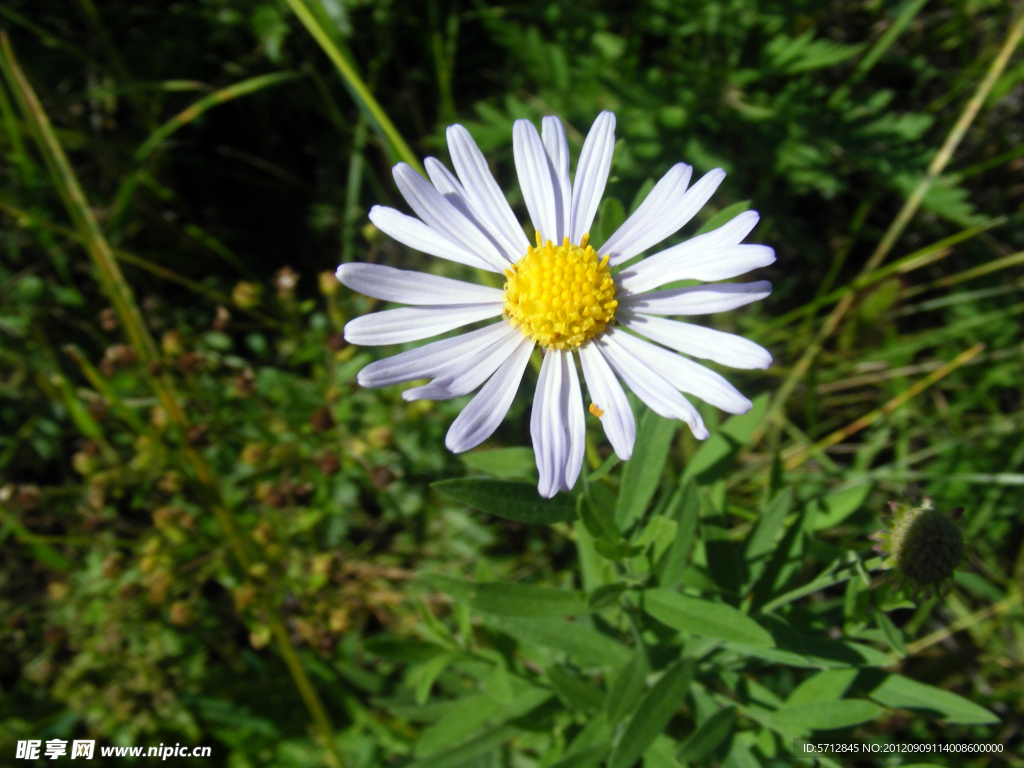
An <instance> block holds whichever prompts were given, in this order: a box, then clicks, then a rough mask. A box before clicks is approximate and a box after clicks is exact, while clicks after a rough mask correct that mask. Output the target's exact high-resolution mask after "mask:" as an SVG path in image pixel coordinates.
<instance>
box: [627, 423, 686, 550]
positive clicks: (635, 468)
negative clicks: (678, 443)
mask: <svg viewBox="0 0 1024 768" xmlns="http://www.w3.org/2000/svg"><path fill="white" fill-rule="evenodd" d="M678 428H679V422H678V421H676V420H675V419H666V418H663V417H661V416H659V415H658V414H656V413H655V412H654V411H651V410H647V411H645V412H644V415H643V416H642V417H641V419H640V425H639V427H638V429H637V437H636V445H635V446H634V447H633V456H632V458H630V460H629V461H627V462H626V468H625V469H624V470H623V471H622V485H621V487H620V489H619V498H618V501H617V502H616V504H615V520H616V521H617V522H618V524H619V528H620V529H622V530H626V529H628V528H629V527H630V526H631V525H632V524H633V523H634V522H635V521H636V520H637V519H639V517H640V516H641V515H642V514H643V513H644V510H645V509H647V505H648V503H649V502H650V501H651V497H653V496H654V492H655V491H656V490H658V483H659V482H660V481H661V472H662V470H663V469H664V468H665V462H666V460H667V459H668V451H669V448H671V446H672V438H673V437H674V436H675V434H676V430H677V429H678Z"/></svg>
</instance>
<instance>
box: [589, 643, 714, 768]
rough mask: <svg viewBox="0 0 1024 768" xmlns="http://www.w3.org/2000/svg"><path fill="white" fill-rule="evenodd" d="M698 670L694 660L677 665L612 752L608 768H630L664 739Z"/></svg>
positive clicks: (643, 702)
mask: <svg viewBox="0 0 1024 768" xmlns="http://www.w3.org/2000/svg"><path fill="white" fill-rule="evenodd" d="M694 669H695V664H694V663H693V661H692V660H691V659H686V660H684V661H679V662H676V664H675V665H674V666H671V667H669V668H668V670H667V671H666V672H665V674H664V675H662V676H661V678H660V679H659V680H658V682H656V683H655V684H654V685H653V686H652V687H651V689H650V690H649V691H648V692H647V695H646V696H644V698H643V699H642V700H641V702H640V705H639V706H638V707H637V710H636V713H635V714H634V715H633V719H632V720H630V721H629V725H627V726H626V730H625V731H624V732H623V734H622V738H620V739H619V741H618V742H617V743H616V744H615V747H614V748H613V749H612V754H611V757H610V758H609V759H608V768H629V767H630V766H631V765H633V763H635V762H636V760H637V759H638V758H639V757H640V756H641V755H643V753H644V752H646V751H647V748H648V747H649V746H650V745H651V743H652V742H653V741H654V740H655V739H656V738H657V737H658V736H660V735H661V733H662V732H663V731H664V730H665V726H667V725H668V723H669V720H671V719H672V715H674V714H675V712H676V710H677V709H679V705H680V704H681V703H682V701H683V697H684V696H685V695H686V691H687V690H688V689H689V687H690V683H691V682H693V673H694Z"/></svg>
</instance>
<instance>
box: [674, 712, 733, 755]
mask: <svg viewBox="0 0 1024 768" xmlns="http://www.w3.org/2000/svg"><path fill="white" fill-rule="evenodd" d="M735 722H736V710H735V709H733V708H732V707H726V708H725V709H720V710H718V711H717V712H715V714H713V715H712V716H711V717H709V718H708V719H707V720H705V721H704V722H703V723H701V724H700V726H699V727H698V728H697V730H695V731H694V732H693V733H692V734H691V735H690V738H688V739H687V740H686V741H685V742H684V743H683V746H681V747H680V748H679V751H678V752H677V753H676V759H677V760H679V761H680V762H684V763H688V762H692V763H696V762H699V761H701V760H703V759H704V758H705V757H707V756H708V755H710V754H711V753H712V752H714V751H715V750H716V749H718V747H719V745H721V744H722V743H723V742H724V741H725V740H726V739H728V738H729V736H730V735H731V734H732V727H733V725H734V724H735Z"/></svg>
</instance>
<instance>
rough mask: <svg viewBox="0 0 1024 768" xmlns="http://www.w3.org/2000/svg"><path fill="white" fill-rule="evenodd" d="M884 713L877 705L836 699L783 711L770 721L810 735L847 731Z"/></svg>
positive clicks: (862, 701) (800, 705) (868, 702)
mask: <svg viewBox="0 0 1024 768" xmlns="http://www.w3.org/2000/svg"><path fill="white" fill-rule="evenodd" d="M883 711H884V710H883V709H882V708H881V707H879V706H878V705H877V704H872V703H871V702H870V701H864V700H862V699H839V700H836V701H816V702H814V703H811V704H799V705H797V706H795V707H789V706H787V707H785V708H784V709H780V710H778V711H777V712H774V713H773V714H772V716H771V717H772V719H773V720H775V721H776V722H778V723H781V724H782V725H787V726H796V727H798V728H807V729H810V730H812V731H829V730H834V729H836V728H850V727H851V726H854V725H860V724H861V723H867V722H870V721H872V720H874V719H875V718H877V717H878V716H879V715H881V714H882V712H883Z"/></svg>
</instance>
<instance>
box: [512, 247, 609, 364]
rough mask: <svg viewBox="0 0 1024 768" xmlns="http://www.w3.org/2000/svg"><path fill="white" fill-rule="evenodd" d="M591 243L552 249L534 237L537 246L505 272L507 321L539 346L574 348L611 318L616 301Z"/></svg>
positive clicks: (605, 266) (604, 263)
mask: <svg viewBox="0 0 1024 768" xmlns="http://www.w3.org/2000/svg"><path fill="white" fill-rule="evenodd" d="M589 238H590V235H584V236H583V239H582V240H581V241H580V244H579V245H572V244H571V243H570V242H569V238H565V240H564V241H563V242H562V244H561V245H559V246H555V245H553V244H552V243H551V241H550V240H548V241H547V243H544V242H543V241H542V240H541V236H540V233H539V232H538V233H537V246H536V247H534V246H532V245H531V246H530V247H529V248H528V249H527V250H526V255H525V256H523V258H521V259H520V260H519V261H517V262H516V263H515V264H513V265H512V268H511V269H506V270H505V276H506V277H507V278H508V279H507V280H506V281H505V316H506V317H507V318H508V319H509V321H510V322H511V323H512V325H514V326H515V327H517V328H519V330H521V331H522V332H523V335H524V336H529V337H530V338H531V339H533V340H534V341H536V342H537V343H538V344H540V345H541V346H542V347H548V348H553V349H572V348H574V347H578V346H580V345H581V344H583V343H584V342H587V341H590V339H592V338H594V337H595V336H597V335H598V334H600V333H601V332H602V331H604V329H605V326H606V325H608V323H610V322H611V321H612V320H613V319H615V308H616V307H617V306H618V305H619V302H618V301H616V300H615V281H614V280H612V275H611V270H610V269H609V267H608V256H605V257H604V258H603V259H602V258H601V257H600V256H598V254H597V251H595V250H594V249H593V248H592V247H590V246H589V245H587V240H588V239H589Z"/></svg>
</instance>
